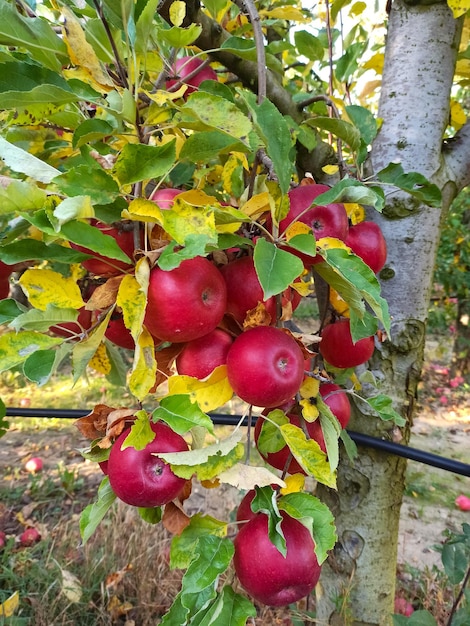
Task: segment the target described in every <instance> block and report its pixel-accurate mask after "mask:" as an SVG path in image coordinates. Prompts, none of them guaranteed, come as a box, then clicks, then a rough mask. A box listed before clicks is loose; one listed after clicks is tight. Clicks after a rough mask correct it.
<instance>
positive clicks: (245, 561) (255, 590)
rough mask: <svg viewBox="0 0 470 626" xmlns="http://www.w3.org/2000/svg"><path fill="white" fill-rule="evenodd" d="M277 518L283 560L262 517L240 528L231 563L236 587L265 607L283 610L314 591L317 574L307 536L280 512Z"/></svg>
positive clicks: (306, 532)
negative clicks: (283, 548)
mask: <svg viewBox="0 0 470 626" xmlns="http://www.w3.org/2000/svg"><path fill="white" fill-rule="evenodd" d="M281 516H282V522H281V528H282V531H283V533H284V536H285V539H286V547H287V553H286V556H285V557H284V556H283V555H282V554H281V553H280V552H279V550H278V549H277V548H276V547H275V546H274V544H273V543H271V541H270V539H269V535H268V517H267V515H265V514H264V513H258V514H257V515H255V516H254V517H253V519H251V520H250V521H248V522H247V523H246V524H244V525H243V526H242V528H240V530H239V532H238V534H237V536H236V537H235V540H234V545H235V554H234V557H233V563H234V567H235V572H236V574H237V576H238V579H239V581H240V584H241V585H242V587H243V588H244V589H245V591H247V592H248V593H249V594H250V596H252V597H253V598H254V599H255V600H257V601H258V602H261V603H263V604H266V605H268V606H286V605H288V604H291V603H292V602H297V600H300V599H301V598H304V597H305V596H307V595H308V594H309V593H310V592H311V591H312V590H313V589H314V587H315V585H316V584H317V582H318V579H319V577H320V572H321V567H320V565H319V564H318V561H317V557H316V556H315V552H314V548H315V544H314V542H313V539H312V536H311V534H310V532H309V531H308V530H307V528H306V527H305V526H304V525H303V524H301V523H300V522H299V521H298V520H296V519H294V518H292V517H290V516H289V515H287V514H286V513H285V512H284V511H281Z"/></svg>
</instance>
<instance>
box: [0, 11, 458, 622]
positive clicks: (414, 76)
mask: <svg viewBox="0 0 470 626" xmlns="http://www.w3.org/2000/svg"><path fill="white" fill-rule="evenodd" d="M449 4H451V6H449V5H448V4H447V3H446V2H443V1H440V2H435V3H429V2H426V3H424V2H423V3H422V4H421V3H420V2H419V1H418V2H410V1H408V2H404V1H402V0H394V1H393V2H391V3H389V5H387V7H386V9H387V13H386V14H384V15H383V16H381V19H382V22H383V20H385V22H386V38H385V29H383V23H382V25H381V26H382V30H380V29H379V30H378V31H377V32H378V33H379V36H378V37H377V38H375V39H374V38H371V37H370V31H371V28H370V27H369V26H370V25H369V26H366V25H365V20H366V13H362V12H363V11H364V8H365V5H364V3H355V4H350V3H348V2H344V1H341V0H337V1H336V2H333V3H332V4H331V5H330V4H329V3H325V5H324V6H323V5H319V6H318V7H317V8H315V10H313V9H312V8H311V7H310V8H309V7H307V8H305V7H304V8H302V6H301V3H300V2H297V1H295V0H284V1H282V0H274V1H271V2H267V1H264V0H260V1H259V2H256V3H255V2H253V1H252V0H246V1H245V2H239V1H238V0H234V1H233V2H232V1H230V0H207V1H205V2H203V3H202V6H201V3H200V2H198V1H196V0H185V1H183V0H161V1H160V2H159V1H158V0H142V1H137V2H133V1H132V0H125V1H124V2H122V3H115V2H112V1H111V0H102V1H98V0H89V1H88V0H87V1H86V2H74V1H73V0H66V1H65V2H62V3H60V4H58V3H55V2H48V1H47V0H46V1H44V2H41V3H36V2H34V0H27V1H25V2H20V3H17V2H12V1H8V0H0V16H1V20H0V45H1V50H0V64H1V72H0V108H1V110H2V113H1V118H0V119H1V125H2V136H1V138H0V157H1V159H2V172H1V178H0V183H1V186H0V199H1V202H0V219H1V228H2V231H1V232H2V237H1V247H0V261H1V262H2V265H1V267H0V270H1V278H2V281H3V283H2V292H1V293H0V295H1V296H2V297H3V300H2V301H1V302H0V320H1V322H2V324H4V331H3V332H2V334H1V335H0V357H1V358H0V366H1V370H2V371H6V370H9V369H13V368H16V369H20V370H21V371H22V373H23V374H24V376H26V377H27V378H28V379H29V380H31V381H33V382H35V383H37V384H38V385H45V384H47V383H48V381H49V380H50V377H51V376H52V375H53V373H54V372H56V371H57V370H58V369H59V368H60V367H61V365H62V364H63V363H64V362H65V361H66V360H70V361H71V364H72V376H71V379H72V380H71V382H72V383H73V382H76V381H77V380H78V379H79V378H80V377H81V376H83V375H84V374H85V373H86V372H87V371H90V370H92V371H96V372H98V373H99V374H100V375H102V376H106V377H107V379H108V380H109V382H110V383H111V384H115V385H122V386H123V387H127V388H128V389H129V390H130V392H131V394H132V397H133V402H132V403H131V405H130V406H125V407H109V406H105V405H98V406H96V407H94V408H93V409H92V410H91V411H90V413H89V415H87V416H86V417H85V418H82V419H81V420H79V422H78V424H77V426H78V427H79V429H80V430H81V432H82V433H83V435H84V436H85V437H87V438H88V439H89V440H90V446H89V448H88V449H87V451H85V452H84V454H85V455H86V456H87V458H90V459H92V460H94V461H96V462H97V463H99V464H100V467H101V468H102V470H103V474H104V477H103V481H102V483H101V485H100V488H99V490H98V493H97V497H96V501H95V502H93V503H91V504H90V505H89V506H88V507H87V508H86V509H85V510H84V512H83V515H82V517H81V521H80V527H81V532H82V538H83V541H87V540H88V539H89V538H90V536H91V535H92V533H93V532H94V530H95V529H96V527H97V525H98V524H99V523H100V522H101V520H102V519H103V517H104V516H105V515H106V513H107V511H108V510H109V507H110V506H112V504H113V502H114V501H115V500H116V498H119V499H120V500H122V501H124V502H126V503H127V504H128V505H129V506H134V507H136V509H137V510H138V511H139V514H140V515H141V516H142V517H143V518H144V519H145V520H146V521H148V522H149V523H160V522H161V523H163V524H166V525H167V527H168V526H169V525H170V524H169V519H170V518H171V520H172V528H173V529H174V530H175V537H174V540H173V542H172V549H171V564H172V566H174V567H178V568H182V569H184V570H185V574H184V576H183V583H182V588H181V591H180V592H179V593H178V595H177V597H176V598H175V601H174V604H173V605H172V607H171V608H170V610H169V612H168V613H167V614H166V615H165V616H163V619H162V622H161V623H162V624H171V625H173V624H194V625H196V624H217V623H219V624H220V623H224V624H229V623H230V624H234V625H235V624H240V625H242V624H245V623H246V621H247V619H249V618H250V617H254V616H255V614H256V606H255V604H253V603H252V602H251V601H249V600H248V599H247V596H248V597H251V598H252V599H253V600H254V601H255V602H257V603H264V604H268V605H274V606H276V605H285V604H290V603H294V602H296V601H297V600H300V599H301V598H303V597H305V596H308V595H309V594H310V593H311V592H312V591H313V589H314V588H315V587H316V588H317V590H318V591H319V593H317V598H316V600H317V601H316V615H317V618H318V619H319V620H320V621H323V622H324V623H331V624H333V623H334V624H341V623H346V622H347V621H348V620H349V622H348V623H351V622H353V623H357V624H369V625H371V624H377V625H378V624H380V625H384V624H389V623H391V614H392V612H393V600H394V584H395V575H396V572H395V569H396V546H397V536H398V521H399V511H400V503H401V498H402V493H403V488H404V470H405V463H404V461H403V460H401V459H397V458H396V457H393V456H388V455H379V454H378V453H376V452H374V451H372V450H369V449H364V448H360V449H359V450H357V449H356V446H355V445H354V443H353V442H352V440H351V439H350V437H349V435H348V433H347V431H346V426H348V424H349V425H352V426H353V428H354V429H355V430H360V431H362V432H364V433H366V434H370V435H374V436H378V437H383V438H386V439H394V440H401V441H403V442H405V443H406V442H407V440H408V436H409V431H410V427H411V424H412V418H413V406H414V399H415V395H416V388H417V383H418V380H419V375H420V370H421V363H422V355H423V346H424V329H425V323H426V315H427V310H428V303H429V296H430V288H431V283H432V272H433V266H434V261H435V256H436V250H437V245H438V242H439V236H440V229H441V225H442V224H443V222H444V221H445V219H446V213H447V210H448V207H449V206H450V204H451V202H452V200H453V199H454V198H455V197H456V196H457V194H458V193H459V192H460V190H461V189H463V188H464V187H465V186H466V185H468V183H469V182H470V180H469V179H470V167H469V165H470V164H469V156H468V155H469V154H470V150H469V146H468V143H469V130H468V125H467V123H466V122H465V113H464V110H463V108H462V106H461V105H460V104H459V102H458V96H459V92H458V87H459V85H460V86H461V87H462V88H463V87H464V86H465V81H466V80H467V78H468V58H467V57H468V50H467V43H468V30H467V28H466V25H467V24H466V22H465V12H466V10H467V4H468V3H466V2H464V1H463V0H462V1H461V2H458V1H455V2H454V3H453V4H452V3H449ZM372 32H373V30H372ZM380 33H381V34H380ZM18 294H19V295H18ZM312 295H314V296H315V297H316V300H317V303H318V309H319V312H320V327H319V329H318V331H316V332H315V333H313V332H312V331H311V330H308V331H306V330H303V329H302V328H300V329H299V328H298V327H297V326H296V325H295V324H292V322H291V318H292V315H293V312H294V311H295V308H296V307H297V306H298V305H299V303H300V301H301V300H302V298H304V297H307V296H310V297H311V296H312ZM8 296H13V297H8ZM233 397H236V398H237V399H238V401H239V403H240V406H241V407H243V408H242V409H241V412H242V415H241V416H240V421H239V423H238V424H237V425H236V426H235V427H234V428H233V430H232V432H231V433H230V434H229V435H224V436H223V437H222V438H220V437H219V435H218V432H217V431H216V430H214V425H213V421H212V419H211V417H210V414H211V412H213V411H216V410H220V409H221V408H222V407H224V406H225V405H226V404H227V402H228V401H229V400H231V399H232V398H233ZM255 419H256V427H255V430H254V439H255V445H256V448H257V450H258V452H259V454H260V456H261V458H262V459H264V460H265V461H266V466H260V463H259V462H255V461H253V460H252V457H251V456H250V451H252V450H253V444H252V442H251V426H252V425H253V424H254V421H255ZM244 423H247V424H248V429H245V428H244V426H243V427H242V424H244ZM245 434H246V435H247V436H245ZM306 475H309V476H312V477H313V478H314V479H315V480H316V482H317V484H318V488H317V490H316V493H315V495H313V494H311V493H308V492H307V491H305V490H304V481H305V476H306ZM195 481H198V482H199V483H201V484H202V485H203V486H204V487H207V488H217V485H219V484H220V483H225V484H231V485H234V486H236V487H238V488H239V489H240V490H242V491H243V492H245V491H246V492H247V493H248V505H247V504H246V501H245V504H244V507H243V509H242V513H240V514H239V515H238V516H237V518H238V520H237V525H236V527H237V528H238V527H240V530H239V531H238V534H236V536H235V540H234V541H233V539H234V535H235V533H236V530H235V531H234V530H233V526H232V525H230V524H228V521H227V520H218V519H215V518H212V517H209V516H208V515H195V516H193V517H190V516H188V515H187V514H186V512H185V510H184V502H185V500H186V499H187V498H188V497H189V496H190V492H191V486H192V484H193V483H194V482H195ZM175 518H176V519H177V520H178V522H177V524H176V526H175V523H174V520H175ZM228 568H233V570H234V572H235V574H236V575H237V577H236V578H235V583H234V584H233V585H229V584H228V583H226V584H222V583H220V580H221V579H222V580H224V581H225V580H226V578H225V572H226V571H227V570H228ZM242 589H244V590H245V592H246V593H242Z"/></svg>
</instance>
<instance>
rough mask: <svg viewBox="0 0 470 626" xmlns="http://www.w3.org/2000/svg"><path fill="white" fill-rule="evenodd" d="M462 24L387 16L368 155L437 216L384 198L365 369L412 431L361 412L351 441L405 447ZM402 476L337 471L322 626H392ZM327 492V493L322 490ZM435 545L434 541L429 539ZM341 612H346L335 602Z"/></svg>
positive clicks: (386, 470) (416, 11) (412, 9)
mask: <svg viewBox="0 0 470 626" xmlns="http://www.w3.org/2000/svg"><path fill="white" fill-rule="evenodd" d="M459 36H460V22H459V21H457V20H455V19H454V18H453V16H452V13H451V11H450V10H449V8H448V6H447V4H445V3H439V4H433V5H429V6H420V5H415V6H408V5H407V4H405V3H404V2H402V1H395V2H394V3H393V4H392V9H391V13H390V21H389V26H388V34H387V45H386V53H385V65H384V74H383V83H382V91H381V98H380V103H379V111H378V117H379V118H381V119H382V120H383V123H382V126H381V129H380V132H379V134H378V136H377V139H376V141H375V143H374V145H373V149H372V154H371V166H372V168H373V171H374V172H377V171H379V170H380V169H382V168H384V167H386V166H387V165H388V164H389V163H390V162H392V161H393V162H400V163H401V164H402V166H403V169H404V171H405V172H416V171H418V172H420V173H421V174H424V176H426V177H427V178H428V179H429V180H432V181H433V182H435V183H436V184H438V185H439V186H440V187H441V189H442V190H443V192H444V193H443V195H444V201H443V206H442V207H441V208H439V209H436V208H430V207H428V206H425V205H422V204H420V203H419V202H418V201H417V200H415V199H413V198H412V197H411V196H409V195H406V194H403V193H401V192H398V191H397V190H394V189H386V190H385V192H386V197H387V203H386V207H385V209H384V212H383V214H381V215H380V214H375V215H373V216H372V215H369V218H370V219H374V220H375V221H377V222H378V223H379V224H380V226H381V228H382V230H383V232H384V235H385V238H386V240H387V244H388V258H387V264H386V266H385V268H384V269H383V270H382V272H381V274H380V280H381V284H382V289H383V295H384V297H385V298H386V299H387V301H388V303H389V307H390V313H391V318H392V325H391V335H390V337H387V338H386V339H385V341H384V342H383V343H382V344H381V345H377V350H376V353H375V355H374V358H373V360H372V362H371V364H370V365H371V369H372V371H373V372H374V374H375V377H376V380H377V386H378V390H377V389H365V390H364V391H365V393H367V394H369V395H376V394H377V393H378V392H381V393H385V394H387V395H388V396H390V397H391V398H392V400H393V405H394V408H395V410H396V411H398V413H400V414H401V415H402V416H403V417H405V418H406V420H407V425H406V427H405V428H404V429H403V431H400V430H398V429H397V428H393V425H392V424H390V423H388V422H379V420H378V419H377V418H374V417H373V416H370V415H366V414H364V411H363V406H362V405H361V406H356V408H355V412H354V417H353V420H352V422H351V428H352V430H358V431H360V432H364V433H366V434H370V435H374V436H379V437H384V438H387V439H394V440H398V441H401V440H402V441H401V442H402V443H406V442H407V441H408V439H409V429H410V427H411V423H412V416H413V405H414V399H415V394H416V388H417V383H418V380H419V376H420V371H421V366H422V358H423V349H424V339H425V322H426V317H427V310H428V305H429V298H430V291H431V286H432V277H433V267H434V262H435V256H436V251H437V246H438V242H439V233H440V223H441V219H442V215H443V212H445V210H446V209H447V207H448V206H449V204H450V201H451V200H452V199H453V197H454V196H455V193H456V186H455V183H454V181H452V183H453V184H452V185H451V186H450V187H449V185H448V183H449V182H450V178H449V177H448V176H447V175H446V173H445V168H444V167H443V156H442V138H443V135H444V130H445V128H446V126H447V123H448V119H449V97H450V89H451V86H452V80H453V76H454V68H455V62H456V52H457V49H458V41H459ZM405 469H406V464H405V462H404V461H403V460H401V459H398V458H396V457H393V456H389V455H385V454H380V453H377V452H374V451H372V450H370V449H364V448H360V449H359V455H358V458H357V459H356V460H355V462H354V463H350V462H349V461H348V460H347V459H343V460H342V461H341V463H340V467H339V470H338V492H337V493H335V492H332V491H327V493H325V494H324V495H325V500H326V502H327V503H328V504H329V505H330V506H331V507H332V508H333V511H334V513H335V515H336V523H337V529H338V538H339V541H338V544H337V547H336V549H335V551H334V554H333V555H332V558H330V559H328V563H327V565H326V566H325V567H324V568H323V572H322V578H321V587H320V591H319V601H318V612H317V619H318V622H319V623H321V624H323V623H325V624H331V625H339V624H354V625H355V626H356V625H357V626H359V625H363V626H365V625H367V626H372V625H374V626H375V625H377V626H386V625H389V624H391V623H392V619H391V614H392V613H393V600H394V595H395V580H396V559H397V541H398V525H399V515H400V505H401V500H402V494H403V491H404V478H405ZM322 491H324V490H322ZM429 541H430V543H432V541H433V538H432V537H430V538H429ZM342 600H344V605H343V606H342V607H341V601H342Z"/></svg>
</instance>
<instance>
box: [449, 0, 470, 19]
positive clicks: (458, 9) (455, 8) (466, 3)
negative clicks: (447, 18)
mask: <svg viewBox="0 0 470 626" xmlns="http://www.w3.org/2000/svg"><path fill="white" fill-rule="evenodd" d="M447 4H448V5H449V7H450V8H451V10H452V13H453V14H454V17H455V19H457V18H458V17H460V16H461V15H464V14H465V13H466V12H467V11H468V10H470V0H447Z"/></svg>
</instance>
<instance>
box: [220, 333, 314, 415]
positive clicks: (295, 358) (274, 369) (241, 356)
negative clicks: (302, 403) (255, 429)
mask: <svg viewBox="0 0 470 626" xmlns="http://www.w3.org/2000/svg"><path fill="white" fill-rule="evenodd" d="M227 376H228V379H229V382H230V384H231V386H232V388H233V390H234V392H235V393H236V394H237V395H238V396H239V397H240V398H241V399H242V400H244V401H245V402H248V403H249V404H254V405H255V406H263V407H273V406H279V405H280V404H282V403H283V402H285V401H286V400H289V399H290V398H292V396H294V395H295V394H296V393H297V392H298V390H299V388H300V385H301V383H302V380H303V377H304V357H303V353H302V350H301V349H300V347H299V345H298V344H297V342H296V341H295V339H294V338H293V337H292V336H291V335H289V334H287V333H285V332H283V331H282V330H280V329H279V328H274V327H272V326H257V327H256V328H251V329H249V330H247V331H245V332H244V333H242V334H241V335H239V336H238V337H237V338H236V339H235V341H234V342H233V344H232V347H231V348H230V350H229V352H228V355H227Z"/></svg>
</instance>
